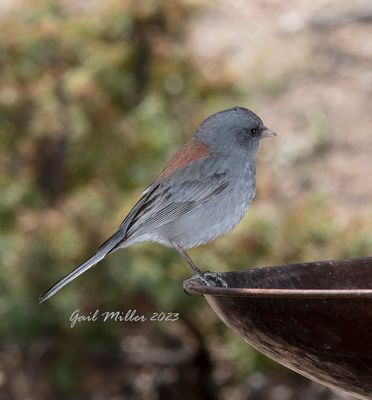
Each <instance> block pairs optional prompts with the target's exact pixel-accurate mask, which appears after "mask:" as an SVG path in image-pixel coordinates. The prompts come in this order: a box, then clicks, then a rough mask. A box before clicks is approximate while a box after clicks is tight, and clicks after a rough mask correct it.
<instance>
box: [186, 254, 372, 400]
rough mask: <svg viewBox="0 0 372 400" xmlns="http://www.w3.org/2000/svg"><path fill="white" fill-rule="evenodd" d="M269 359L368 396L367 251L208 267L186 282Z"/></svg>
mask: <svg viewBox="0 0 372 400" xmlns="http://www.w3.org/2000/svg"><path fill="white" fill-rule="evenodd" d="M184 288H185V290H186V291H187V292H189V293H196V294H201V295H203V296H204V297H205V298H206V300H207V301H208V303H209V304H210V306H211V307H212V308H213V310H214V311H215V312H216V313H217V315H218V316H219V317H220V318H221V319H222V321H224V322H225V324H226V325H227V326H228V327H230V328H231V329H233V330H234V331H235V333H237V334H238V335H240V336H241V337H242V338H243V339H244V340H245V341H247V342H248V343H249V344H251V345H252V346H253V347H254V348H256V349H257V350H258V351H260V352H261V353H263V354H265V355H266V356H268V357H270V358H272V359H273V360H275V361H277V362H279V363H280V364H283V365H285V366H286V367H288V368H290V369H293V370H294V371H297V372H298V373H300V374H302V375H304V376H306V377H308V378H309V379H312V380H314V381H317V382H320V383H322V384H324V385H326V386H330V387H332V388H335V389H340V390H342V391H344V392H346V393H348V394H350V395H352V396H354V397H356V398H359V399H371V398H372V257H366V258H359V259H350V260H334V261H320V262H310V263H304V264H292V265H283V266H273V267H261V268H252V269H246V270H242V271H237V272H225V273H207V274H205V275H203V276H194V277H192V278H190V279H188V280H187V281H185V282H184Z"/></svg>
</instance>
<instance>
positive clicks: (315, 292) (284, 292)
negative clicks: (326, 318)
mask: <svg viewBox="0 0 372 400" xmlns="http://www.w3.org/2000/svg"><path fill="white" fill-rule="evenodd" d="M359 263H360V264H368V265H371V268H372V257H360V258H351V259H339V260H325V261H311V262H306V263H296V264H287V265H274V266H270V267H267V266H265V267H255V268H248V269H242V270H239V271H228V272H218V274H219V276H220V277H221V276H223V275H224V274H231V273H244V272H246V271H253V272H254V271H255V270H261V269H269V268H275V267H276V268H287V267H288V268H296V267H304V266H309V265H313V266H318V267H319V266H322V265H324V266H325V265H327V264H328V265H334V264H340V265H345V264H348V265H353V264H359ZM371 276H372V269H371ZM184 289H185V291H186V292H187V293H193V294H200V295H204V296H212V297H213V296H217V297H247V298H294V299H299V298H302V299H326V298H331V299H335V298H337V299H355V298H372V289H355V288H353V289H291V288H285V289H274V288H249V287H246V288H231V287H218V286H206V285H203V284H201V283H200V282H197V281H195V280H193V278H190V279H188V280H186V281H185V282H184Z"/></svg>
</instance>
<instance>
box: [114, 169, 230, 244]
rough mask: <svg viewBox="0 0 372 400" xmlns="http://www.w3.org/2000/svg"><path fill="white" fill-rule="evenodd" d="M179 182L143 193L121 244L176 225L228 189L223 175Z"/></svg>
mask: <svg viewBox="0 0 372 400" xmlns="http://www.w3.org/2000/svg"><path fill="white" fill-rule="evenodd" d="M176 182H177V180H173V179H167V180H165V181H163V182H160V183H159V182H158V183H157V182H155V183H154V184H153V185H151V186H150V187H149V188H148V189H147V190H146V191H145V192H144V194H143V196H142V197H141V199H140V200H139V201H138V203H137V204H136V205H135V206H134V208H133V209H132V211H131V212H130V213H129V214H128V216H127V217H126V218H125V220H124V221H123V222H122V224H121V229H122V230H125V237H124V240H123V241H122V243H123V242H125V241H126V240H127V239H128V238H133V237H135V236H140V235H141V234H144V233H147V232H150V231H152V230H154V229H157V228H159V227H160V226H162V225H165V224H167V223H169V222H172V221H174V220H175V219H177V218H179V217H180V216H182V215H184V214H186V213H188V212H189V211H191V210H193V209H195V208H197V207H199V206H201V205H202V204H204V203H206V202H207V201H209V200H210V199H212V198H213V197H215V196H217V195H218V194H219V193H221V192H222V191H224V190H225V189H226V187H227V186H228V183H227V181H226V174H224V173H214V174H207V176H204V177H203V178H201V177H200V176H198V177H194V178H191V177H190V179H189V180H186V181H185V180H181V183H176ZM144 196H146V198H144ZM122 243H119V244H118V245H117V246H115V248H114V249H112V251H114V250H115V249H116V248H117V247H120V245H121V244H122Z"/></svg>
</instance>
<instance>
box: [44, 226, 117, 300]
mask: <svg viewBox="0 0 372 400" xmlns="http://www.w3.org/2000/svg"><path fill="white" fill-rule="evenodd" d="M124 235H125V234H124V232H123V231H122V230H121V229H119V230H118V231H117V232H116V233H114V234H113V235H112V236H111V237H110V238H109V239H108V240H107V241H106V242H105V243H103V244H102V245H101V246H100V247H99V249H98V250H97V252H96V254H95V255H94V256H93V257H91V258H89V259H88V260H87V261H85V262H83V263H82V264H80V265H79V266H77V267H76V268H75V269H74V270H73V271H71V272H70V273H69V274H68V275H66V276H65V277H63V278H62V279H60V280H59V281H58V282H57V283H55V284H54V285H53V286H52V287H51V288H50V289H48V290H47V291H46V292H45V293H43V294H42V295H41V296H40V297H39V302H40V303H42V302H43V301H45V300H48V299H49V298H50V297H52V296H53V295H55V294H56V293H57V292H58V291H59V290H60V289H62V288H63V287H64V286H66V285H67V284H68V283H70V282H71V281H72V280H74V279H75V278H77V277H78V276H79V275H81V274H82V273H84V272H85V271H87V270H88V269H89V268H91V267H93V266H95V265H96V264H97V263H98V262H99V261H101V260H102V259H104V258H105V257H106V255H107V254H108V253H110V252H112V251H114V249H115V250H116V249H117V248H118V247H117V245H118V244H119V243H120V242H121V241H123V239H124Z"/></svg>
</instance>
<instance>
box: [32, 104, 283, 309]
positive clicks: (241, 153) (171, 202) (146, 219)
mask: <svg viewBox="0 0 372 400" xmlns="http://www.w3.org/2000/svg"><path fill="white" fill-rule="evenodd" d="M274 135H275V133H273V132H272V131H270V130H269V129H268V128H266V127H265V126H264V124H263V122H262V121H261V119H260V118H259V117H258V116H257V115H255V114H254V113H253V112H252V111H249V110H247V109H245V108H242V107H235V108H231V109H228V110H224V111H220V112H218V113H216V114H213V115H211V116H210V117H209V118H207V119H206V120H205V121H204V122H203V123H202V124H201V125H200V127H199V129H198V130H197V131H196V133H195V134H194V136H193V137H192V138H191V139H190V140H189V141H188V142H187V143H186V144H185V145H184V146H183V147H182V148H181V149H180V150H178V151H177V152H176V154H174V156H173V157H172V158H171V159H170V160H169V162H168V163H167V165H166V166H165V168H164V169H163V171H162V172H161V173H160V175H159V176H158V178H157V179H156V180H155V182H154V183H153V184H151V185H150V186H149V187H148V188H147V189H146V190H145V191H144V192H143V193H142V196H141V198H140V200H139V201H138V202H137V204H136V205H135V206H134V207H133V208H132V210H131V211H130V212H129V214H128V215H127V216H126V218H125V219H124V221H123V222H122V224H121V225H120V228H119V229H118V231H117V232H116V233H114V234H113V235H112V236H111V237H110V238H109V239H108V240H107V241H106V242H105V243H103V244H102V246H101V247H100V248H99V249H98V250H97V252H96V254H95V255H94V256H93V257H91V258H90V259H89V260H87V261H85V262H84V263H82V264H81V265H79V266H78V267H76V268H75V269H74V270H73V271H72V272H70V273H69V274H68V275H66V276H65V277H64V278H62V279H61V280H60V281H58V282H57V283H56V284H55V285H53V286H52V287H51V288H50V289H49V290H48V291H47V292H45V293H44V294H43V295H42V296H40V298H39V300H40V302H43V301H45V300H47V299H48V298H49V297H51V296H53V295H54V294H55V293H56V292H58V290H60V289H61V288H62V287H63V286H65V285H67V283H69V282H71V281H72V280H73V279H75V278H76V277H77V276H79V275H80V274H82V273H83V272H85V271H86V270H87V269H89V268H91V267H93V266H94V265H96V264H97V263H98V262H99V261H101V260H102V259H103V258H104V257H106V256H107V255H108V254H110V253H113V252H114V251H116V250H118V249H121V248H124V247H129V246H132V245H134V244H135V243H140V242H145V241H151V242H158V243H161V244H164V245H165V246H168V247H173V248H175V249H176V250H177V251H178V252H179V253H180V254H181V255H182V257H183V258H184V259H185V260H186V261H187V263H188V264H189V266H190V267H191V268H192V270H193V273H194V274H199V273H200V272H201V271H200V270H199V269H198V268H197V266H196V265H195V264H194V263H193V261H192V260H191V259H190V257H189V256H188V255H187V254H186V252H185V250H184V249H188V248H191V247H195V246H198V245H201V244H204V243H207V242H210V241H211V240H213V239H215V238H216V237H217V236H219V235H222V234H224V233H227V232H229V231H230V230H231V229H232V228H234V226H235V225H237V224H238V223H239V221H240V220H241V219H242V218H243V216H244V214H245V213H246V211H247V209H248V206H249V204H250V203H251V201H252V199H253V197H254V195H255V190H256V154H257V150H258V146H259V143H260V140H261V139H262V138H265V137H269V136H274Z"/></svg>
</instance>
